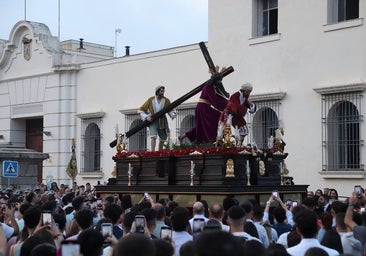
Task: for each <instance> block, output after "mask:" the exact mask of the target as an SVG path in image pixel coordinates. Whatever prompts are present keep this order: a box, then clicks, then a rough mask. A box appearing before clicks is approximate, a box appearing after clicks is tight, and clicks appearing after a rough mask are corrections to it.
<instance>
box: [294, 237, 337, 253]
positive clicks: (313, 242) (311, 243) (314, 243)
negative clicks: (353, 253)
mask: <svg viewBox="0 0 366 256" xmlns="http://www.w3.org/2000/svg"><path fill="white" fill-rule="evenodd" d="M312 247H319V248H321V249H323V250H324V251H326V252H327V253H328V255H329V256H338V255H339V253H338V252H337V251H336V250H334V249H331V248H329V247H325V246H323V245H321V244H320V243H319V241H318V239H316V238H303V239H301V242H300V243H299V244H297V245H295V246H292V247H290V248H287V252H288V253H289V254H291V255H292V256H304V255H305V253H306V251H307V250H308V249H309V248H312Z"/></svg>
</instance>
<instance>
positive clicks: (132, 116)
mask: <svg viewBox="0 0 366 256" xmlns="http://www.w3.org/2000/svg"><path fill="white" fill-rule="evenodd" d="M141 122H143V121H142V120H141V118H140V115H139V114H137V110H136V111H134V113H129V114H126V123H125V125H126V128H125V130H126V131H129V130H131V129H132V128H134V127H136V126H137V125H139V124H140V123H141ZM147 133H148V129H147V127H145V128H142V129H141V130H140V131H138V132H137V133H135V134H133V135H132V136H131V137H129V138H128V150H129V151H141V150H147V143H146V139H147V137H148V134H147Z"/></svg>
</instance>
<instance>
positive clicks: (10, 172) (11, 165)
mask: <svg viewBox="0 0 366 256" xmlns="http://www.w3.org/2000/svg"><path fill="white" fill-rule="evenodd" d="M3 177H7V178H9V177H18V162H17V161H3Z"/></svg>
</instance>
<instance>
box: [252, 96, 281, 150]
mask: <svg viewBox="0 0 366 256" xmlns="http://www.w3.org/2000/svg"><path fill="white" fill-rule="evenodd" d="M284 96H285V93H273V94H266V95H251V96H250V99H251V101H253V102H255V103H256V105H257V111H256V112H255V113H254V114H249V117H246V120H247V123H248V126H249V127H250V126H251V130H250V132H249V136H250V143H255V144H257V146H258V147H259V148H267V147H268V140H269V138H270V137H271V136H275V130H276V129H277V128H279V127H280V121H279V111H280V104H281V99H282V98H283V97H284ZM250 121H251V123H250Z"/></svg>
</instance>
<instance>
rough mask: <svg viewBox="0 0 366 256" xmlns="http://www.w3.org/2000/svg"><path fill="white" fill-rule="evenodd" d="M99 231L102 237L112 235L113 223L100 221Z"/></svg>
mask: <svg viewBox="0 0 366 256" xmlns="http://www.w3.org/2000/svg"><path fill="white" fill-rule="evenodd" d="M101 232H102V235H103V237H104V238H107V237H112V235H113V224H112V223H102V225H101Z"/></svg>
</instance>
